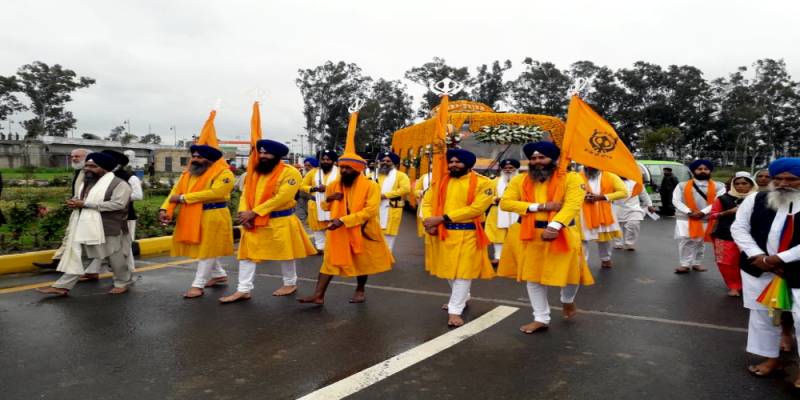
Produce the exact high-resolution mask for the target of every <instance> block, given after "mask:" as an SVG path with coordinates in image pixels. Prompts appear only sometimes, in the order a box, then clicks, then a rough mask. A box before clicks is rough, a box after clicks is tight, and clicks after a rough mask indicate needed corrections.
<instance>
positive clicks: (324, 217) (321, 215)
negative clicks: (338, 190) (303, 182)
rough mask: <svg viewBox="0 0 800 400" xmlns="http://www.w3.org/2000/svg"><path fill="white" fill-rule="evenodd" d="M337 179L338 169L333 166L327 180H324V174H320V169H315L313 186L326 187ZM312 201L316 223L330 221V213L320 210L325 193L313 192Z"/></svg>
mask: <svg viewBox="0 0 800 400" xmlns="http://www.w3.org/2000/svg"><path fill="white" fill-rule="evenodd" d="M337 177H339V167H337V166H335V165H334V166H333V168H331V173H330V174H328V178H327V179H326V178H325V173H324V172H322V168H317V173H316V174H315V176H314V186H320V185H325V186H326V187H327V186H328V184H330V183H331V182H333V181H335V180H336V178H337ZM314 201H315V202H316V203H317V221H320V222H324V221H330V220H331V213H330V211H325V210H323V209H322V202H323V201H325V192H314Z"/></svg>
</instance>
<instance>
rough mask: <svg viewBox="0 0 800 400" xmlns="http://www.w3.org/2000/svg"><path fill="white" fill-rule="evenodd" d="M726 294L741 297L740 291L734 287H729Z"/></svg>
mask: <svg viewBox="0 0 800 400" xmlns="http://www.w3.org/2000/svg"><path fill="white" fill-rule="evenodd" d="M728 296H730V297H742V293H741V292H739V291H738V290H736V289H731V290H729V291H728Z"/></svg>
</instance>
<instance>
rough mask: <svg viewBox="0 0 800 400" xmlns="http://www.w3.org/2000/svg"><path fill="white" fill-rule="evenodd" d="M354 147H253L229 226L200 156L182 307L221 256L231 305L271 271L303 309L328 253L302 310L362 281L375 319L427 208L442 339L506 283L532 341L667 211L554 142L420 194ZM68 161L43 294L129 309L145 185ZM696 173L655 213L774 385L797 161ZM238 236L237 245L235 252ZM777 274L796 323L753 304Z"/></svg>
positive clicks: (176, 241)
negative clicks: (711, 274)
mask: <svg viewBox="0 0 800 400" xmlns="http://www.w3.org/2000/svg"><path fill="white" fill-rule="evenodd" d="M354 148H355V147H354V145H353V144H352V143H348V146H347V147H346V149H345V152H344V154H338V153H336V152H334V151H330V150H328V151H323V152H321V153H320V154H319V159H317V158H308V159H306V160H304V164H303V168H302V172H301V170H299V169H297V168H295V167H293V166H291V165H288V164H286V163H285V162H283V161H282V159H283V158H284V157H285V156H286V155H287V154H288V152H289V149H288V148H287V147H286V146H285V145H284V144H282V143H280V142H276V141H272V140H267V139H263V140H260V141H258V142H257V144H256V149H257V152H258V160H257V161H258V162H257V164H256V167H255V170H253V171H250V172H249V173H248V175H249V176H247V178H246V179H244V180H243V182H242V184H241V189H242V192H243V193H242V196H241V199H240V201H239V205H238V212H237V213H236V216H235V217H232V216H231V213H230V212H229V211H228V203H229V202H230V199H231V192H232V191H233V190H234V186H235V177H234V175H233V173H232V172H231V170H230V168H229V167H228V165H227V163H225V162H224V160H222V152H221V151H220V150H219V149H217V148H214V147H212V146H208V145H193V146H191V147H190V149H189V152H190V155H191V160H190V162H189V165H188V167H187V169H186V171H184V172H183V174H182V175H181V177H180V179H179V180H178V181H177V183H176V184H175V185H174V187H173V188H172V191H171V193H170V194H169V196H168V197H167V198H166V200H165V201H164V203H163V205H162V206H161V210H160V211H159V220H160V221H161V223H162V224H165V225H166V224H173V223H174V224H175V231H174V234H173V236H172V250H171V254H172V255H173V256H183V257H189V258H192V259H195V260H197V268H196V272H195V277H194V279H193V281H192V282H191V284H190V286H189V289H187V291H186V292H185V293H184V294H183V296H184V297H185V298H186V299H194V298H198V297H201V296H203V295H204V294H205V292H204V289H205V288H207V287H210V286H215V285H221V284H225V283H227V281H228V276H227V272H226V271H225V268H224V267H223V263H222V258H223V257H229V256H231V255H234V254H236V257H237V259H238V260H239V273H238V285H237V287H236V290H235V292H233V293H231V294H229V295H226V296H223V297H221V298H220V299H219V302H220V303H223V304H227V303H235V302H239V301H246V300H249V299H251V298H252V292H253V289H254V281H255V275H256V274H255V272H256V270H257V268H258V264H259V263H262V262H264V261H275V262H276V263H275V265H279V266H280V270H281V274H282V277H283V280H282V285H281V286H280V287H278V288H276V289H275V290H274V292H273V293H272V294H273V295H274V296H287V295H291V294H294V293H296V292H297V271H296V263H297V260H299V259H303V258H306V257H313V256H315V255H321V256H322V259H321V266H320V270H319V275H318V279H317V283H316V286H315V289H314V292H313V293H311V294H309V295H306V296H300V297H298V298H297V300H298V301H299V302H300V303H304V304H317V305H322V304H324V303H325V295H326V290H327V288H328V285H329V283H330V282H331V280H332V279H333V277H334V276H340V277H355V278H356V282H357V285H356V288H355V291H354V293H353V295H352V297H351V298H350V299H349V301H350V302H351V303H363V302H364V301H366V293H365V290H366V283H367V279H368V277H369V276H370V275H373V274H378V273H383V272H387V271H390V270H391V269H392V265H393V264H394V261H395V258H394V256H393V251H394V247H395V242H396V238H397V236H398V234H399V232H400V231H399V226H400V224H401V220H402V218H403V209H404V208H405V206H406V202H407V201H409V200H411V201H412V202H413V203H415V204H417V206H418V207H417V208H418V211H417V213H416V218H417V226H418V234H419V236H420V237H421V238H422V243H423V245H424V248H425V258H424V268H425V270H426V271H427V272H428V273H430V275H432V276H434V277H436V278H440V279H443V280H446V281H447V283H448V284H449V286H450V288H451V292H450V298H449V301H448V302H447V303H446V304H444V305H443V306H442V308H443V309H445V310H447V314H448V318H447V325H448V326H451V327H458V326H461V325H463V324H464V323H465V321H464V319H463V318H462V314H463V311H464V309H465V308H466V307H467V303H468V301H469V300H470V289H471V286H472V282H473V281H474V280H477V279H492V278H495V277H503V278H510V279H514V280H516V281H518V282H520V283H524V284H525V286H526V289H527V291H528V295H529V300H530V303H531V307H532V309H533V321H532V322H530V323H528V324H525V325H523V326H521V327H520V328H519V329H520V331H522V332H524V333H526V334H531V333H535V332H541V331H544V330H547V329H548V327H549V325H550V320H551V316H550V305H549V303H548V297H547V292H548V289H549V288H550V287H556V288H558V289H559V290H560V301H561V303H562V304H561V306H562V314H563V318H565V319H572V318H574V317H575V316H576V314H577V306H576V297H577V293H578V290H579V287H580V286H582V285H583V286H586V285H592V284H593V283H594V278H593V276H592V273H591V271H590V269H589V253H590V251H589V243H590V242H596V247H597V249H598V253H597V258H598V260H599V265H600V267H601V268H605V269H611V268H613V266H614V265H613V262H612V252H613V250H614V249H619V250H623V251H635V250H636V246H637V239H638V236H639V233H640V229H641V221H642V220H643V219H644V218H645V216H646V215H654V212H655V211H656V210H655V207H654V205H653V202H652V200H651V199H650V196H649V195H648V192H647V190H645V188H644V187H643V186H642V184H641V183H638V182H636V181H634V180H631V179H628V178H621V177H619V176H617V175H615V174H612V173H610V172H607V171H601V170H598V169H595V168H592V167H590V166H585V167H582V168H580V172H577V170H575V171H573V169H574V168H571V167H570V168H567V167H565V166H563V165H559V163H560V162H561V157H560V155H561V154H560V150H559V148H558V147H557V146H556V145H555V144H554V143H552V142H548V141H539V142H534V143H529V144H527V145H525V146H524V148H523V152H524V154H525V156H526V157H527V172H525V171H521V167H522V163H521V162H520V160H516V159H506V160H503V161H501V162H500V163H499V176H498V177H496V178H489V177H487V176H484V175H482V174H481V173H479V172H477V171H475V170H473V167H474V165H475V162H476V156H475V154H473V153H471V152H469V151H466V150H463V149H457V148H455V149H449V150H447V153H446V162H447V173H446V174H445V175H444V176H443V177H442V178H441V180H440V182H438V184H436V185H434V182H433V180H434V178H433V175H432V174H431V173H428V174H426V175H423V176H421V177H420V178H419V179H417V180H416V182H415V185H414V187H413V189H412V184H411V180H410V179H409V176H408V175H406V174H405V173H403V172H402V171H400V170H399V169H398V167H399V164H400V157H399V156H398V155H397V154H394V153H392V152H391V151H388V152H385V153H381V154H380V155H379V156H378V158H377V164H376V165H373V166H370V165H369V164H368V162H367V161H366V160H365V159H363V158H362V157H361V156H359V155H358V154H356V152H355V151H354ZM72 163H73V167H74V168H75V170H76V173H75V177H74V180H73V194H72V197H71V198H70V199H69V200H67V201H66V204H67V206H68V207H70V208H71V209H73V213H72V215H71V217H70V220H69V224H68V228H67V232H66V235H65V237H64V240H63V243H62V246H61V248H60V249H59V251H58V252H57V253H56V256H55V257H54V259H53V261H52V262H51V263H49V264H47V265H45V266H50V267H52V266H57V269H58V271H61V272H63V275H62V276H61V277H60V279H58V281H57V282H55V283H54V284H53V285H52V286H50V287H46V288H41V289H39V291H40V292H42V293H45V294H49V295H58V296H65V295H67V294H68V293H69V291H70V290H71V289H72V288H73V287H74V286H75V284H76V283H77V282H79V281H81V280H92V279H97V278H98V272H99V271H100V269H101V268H102V263H103V262H107V263H108V265H109V267H110V269H111V271H112V272H113V288H112V289H111V290H110V293H112V294H122V293H125V292H127V291H128V290H129V287H130V286H131V284H132V283H133V278H132V272H133V271H134V263H133V253H132V251H131V248H132V246H131V243H132V241H133V238H134V234H135V220H136V214H135V212H134V211H133V202H134V201H135V200H137V199H140V198H141V196H142V195H141V185H140V182H138V179H135V178H136V177H135V176H131V175H130V174H129V173H126V172H125V168H124V166H125V164H126V163H127V158H126V157H125V156H124V155H123V154H122V153H119V152H116V151H110V150H106V151H103V152H88V151H87V150H83V149H79V150H76V151H74V152H73V154H72ZM689 169H690V170H691V174H692V178H691V179H690V180H688V181H686V182H677V180H676V179H675V178H674V177H673V176H672V175H671V174H669V172H670V171H665V174H664V176H665V177H664V181H663V182H662V184H661V187H660V194H661V200H662V207H661V212H660V214H661V215H663V216H671V215H673V214H674V221H675V222H674V224H675V225H674V226H675V228H674V229H675V230H674V237H675V240H676V241H677V247H678V260H677V265H678V266H677V268H676V269H675V273H676V274H687V273H690V272H692V271H695V272H704V271H706V268H705V267H704V266H703V261H704V253H705V249H706V243H707V242H711V243H712V246H713V249H714V255H715V259H716V262H717V266H718V268H719V271H720V274H721V275H722V278H723V280H724V282H725V285H726V286H727V288H728V295H730V296H734V297H739V296H741V297H742V298H743V303H744V306H745V307H746V308H747V309H749V310H750V321H749V327H748V341H747V351H748V352H751V353H753V354H756V355H759V356H762V357H765V358H766V360H765V361H764V362H762V363H760V364H758V365H754V366H750V367H749V369H750V371H751V372H752V373H753V374H755V375H758V376H766V375H770V374H772V373H774V372H775V371H777V370H779V369H780V368H781V366H782V365H781V362H780V359H779V354H780V351H781V349H783V350H786V349H791V347H792V344H793V341H792V328H793V324H794V323H793V321H792V319H791V316H792V312H800V304H799V303H800V224H795V215H796V213H797V209H798V207H800V202H798V201H799V200H800V194H798V193H799V191H800V159H798V158H782V159H778V160H775V161H774V162H772V163H771V164H770V165H769V168H768V169H766V170H762V171H758V172H757V173H756V174H755V178H753V177H752V176H751V175H750V174H749V173H747V172H738V173H736V174H735V176H733V177H732V178H731V179H730V180H729V181H728V182H726V183H723V182H719V181H715V180H714V179H712V174H713V171H714V164H713V163H712V162H710V161H708V160H696V161H694V162H692V163H691V164H690V165H689ZM301 194H302V195H301ZM301 198H305V199H307V205H306V209H307V214H306V217H305V224H306V225H307V227H308V231H310V234H309V233H308V232H307V229H306V226H304V223H303V221H301V219H300V218H298V216H297V214H296V206H297V202H298V199H301ZM234 225H238V226H239V227H240V229H241V238H240V241H239V246H238V249H235V248H234V239H233V231H232V227H233V226H234ZM776 276H778V277H782V278H783V279H785V281H786V283H787V285H788V287H789V288H790V289H791V296H792V297H793V299H794V300H795V301H794V304H795V306H794V307H795V309H793V310H777V311H775V310H772V309H770V308H769V306H767V305H764V304H763V303H762V302H759V301H757V299H758V297H759V296H760V295H761V293H762V292H763V291H764V289H765V288H766V287H767V285H769V284H770V282H771V281H772V280H773V279H774V278H775V277H776ZM781 311H784V312H781ZM773 315H778V316H779V317H773ZM794 321H800V319H799V318H794ZM796 385H797V386H800V379H798V381H797V383H796Z"/></svg>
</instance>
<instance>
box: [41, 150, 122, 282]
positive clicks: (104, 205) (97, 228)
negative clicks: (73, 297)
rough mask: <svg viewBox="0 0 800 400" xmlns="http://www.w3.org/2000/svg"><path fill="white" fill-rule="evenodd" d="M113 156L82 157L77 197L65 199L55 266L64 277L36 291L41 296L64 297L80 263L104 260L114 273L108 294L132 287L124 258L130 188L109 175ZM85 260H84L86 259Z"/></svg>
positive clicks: (114, 163) (80, 272)
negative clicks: (63, 239) (63, 234)
mask: <svg viewBox="0 0 800 400" xmlns="http://www.w3.org/2000/svg"><path fill="white" fill-rule="evenodd" d="M116 166H117V161H116V160H115V159H114V157H112V156H110V155H108V154H104V153H91V154H89V155H88V156H86V165H85V166H84V178H83V183H82V184H81V186H80V190H79V191H78V194H77V196H75V197H73V198H71V199H70V200H67V206H68V207H70V208H72V210H73V211H72V215H71V216H70V220H69V225H68V227H67V247H66V250H65V251H64V254H63V255H62V257H61V261H60V262H59V264H58V270H59V271H61V272H63V273H64V274H63V275H62V276H61V278H59V279H58V281H56V282H55V283H54V284H53V286H50V287H46V288H40V289H37V290H38V291H39V292H41V293H44V294H51V295H57V296H66V295H67V294H68V293H69V291H70V290H71V289H72V288H73V287H74V286H75V284H76V283H78V279H79V278H80V277H81V275H83V273H84V266H83V263H84V260H87V259H95V258H99V259H103V258H108V261H109V264H110V265H111V270H112V271H113V272H114V287H113V288H112V289H111V291H110V292H109V293H110V294H122V293H125V292H127V291H128V286H130V285H131V284H133V274H132V273H131V270H130V268H129V264H128V260H127V258H128V257H129V255H130V246H131V241H130V238H129V237H128V224H127V217H128V203H130V198H131V188H130V186H128V185H127V184H126V183H125V182H124V181H123V180H122V179H120V178H118V177H116V176H114V174H113V173H112V172H111V171H112V170H113V169H114V167H116ZM87 261H88V260H87Z"/></svg>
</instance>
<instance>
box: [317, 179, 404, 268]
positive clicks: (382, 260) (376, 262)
mask: <svg viewBox="0 0 800 400" xmlns="http://www.w3.org/2000/svg"><path fill="white" fill-rule="evenodd" d="M359 179H364V178H359ZM362 183H364V184H367V185H369V189H368V191H367V198H366V199H363V201H364V202H365V203H366V204H365V205H364V208H362V209H361V210H360V211H358V212H355V213H352V214H347V215H345V216H344V217H342V218H341V220H342V222H343V223H344V227H347V228H350V227H353V226H358V225H361V226H362V228H361V232H362V234H363V241H362V251H361V253H360V254H353V265H352V266H349V267H347V268H346V269H345V268H339V267H335V266H333V265H331V264H330V261H329V257H330V252H329V251H326V252H325V256H324V257H323V259H322V267H320V270H319V272H321V273H323V274H328V275H338V276H351V277H352V276H360V275H372V274H377V273H381V272H386V271H389V270H390V269H392V264H393V263H394V258H393V257H392V253H391V252H390V251H389V247H388V246H386V241H385V240H384V238H383V234H382V233H381V225H380V222H379V221H378V206H379V205H380V202H381V188H380V187H378V185H377V184H376V183H375V182H373V181H371V180H367V179H364V182H362ZM332 186H333V185H332V184H331V185H328V188H330V187H332ZM345 191H347V189H346V188H345ZM331 193H333V191H330V190H328V191H326V194H331ZM348 199H351V197H350V196H348ZM325 206H326V207H327V204H325ZM352 208H353V207H352V205H348V209H352ZM344 227H343V228H344ZM343 228H339V229H343ZM325 236H326V238H325V239H326V242H327V245H328V246H342V245H343V244H342V243H337V242H336V241H334V240H332V239H331V235H330V232H328V233H326V235H325ZM349 271H353V273H348V272H349Z"/></svg>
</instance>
